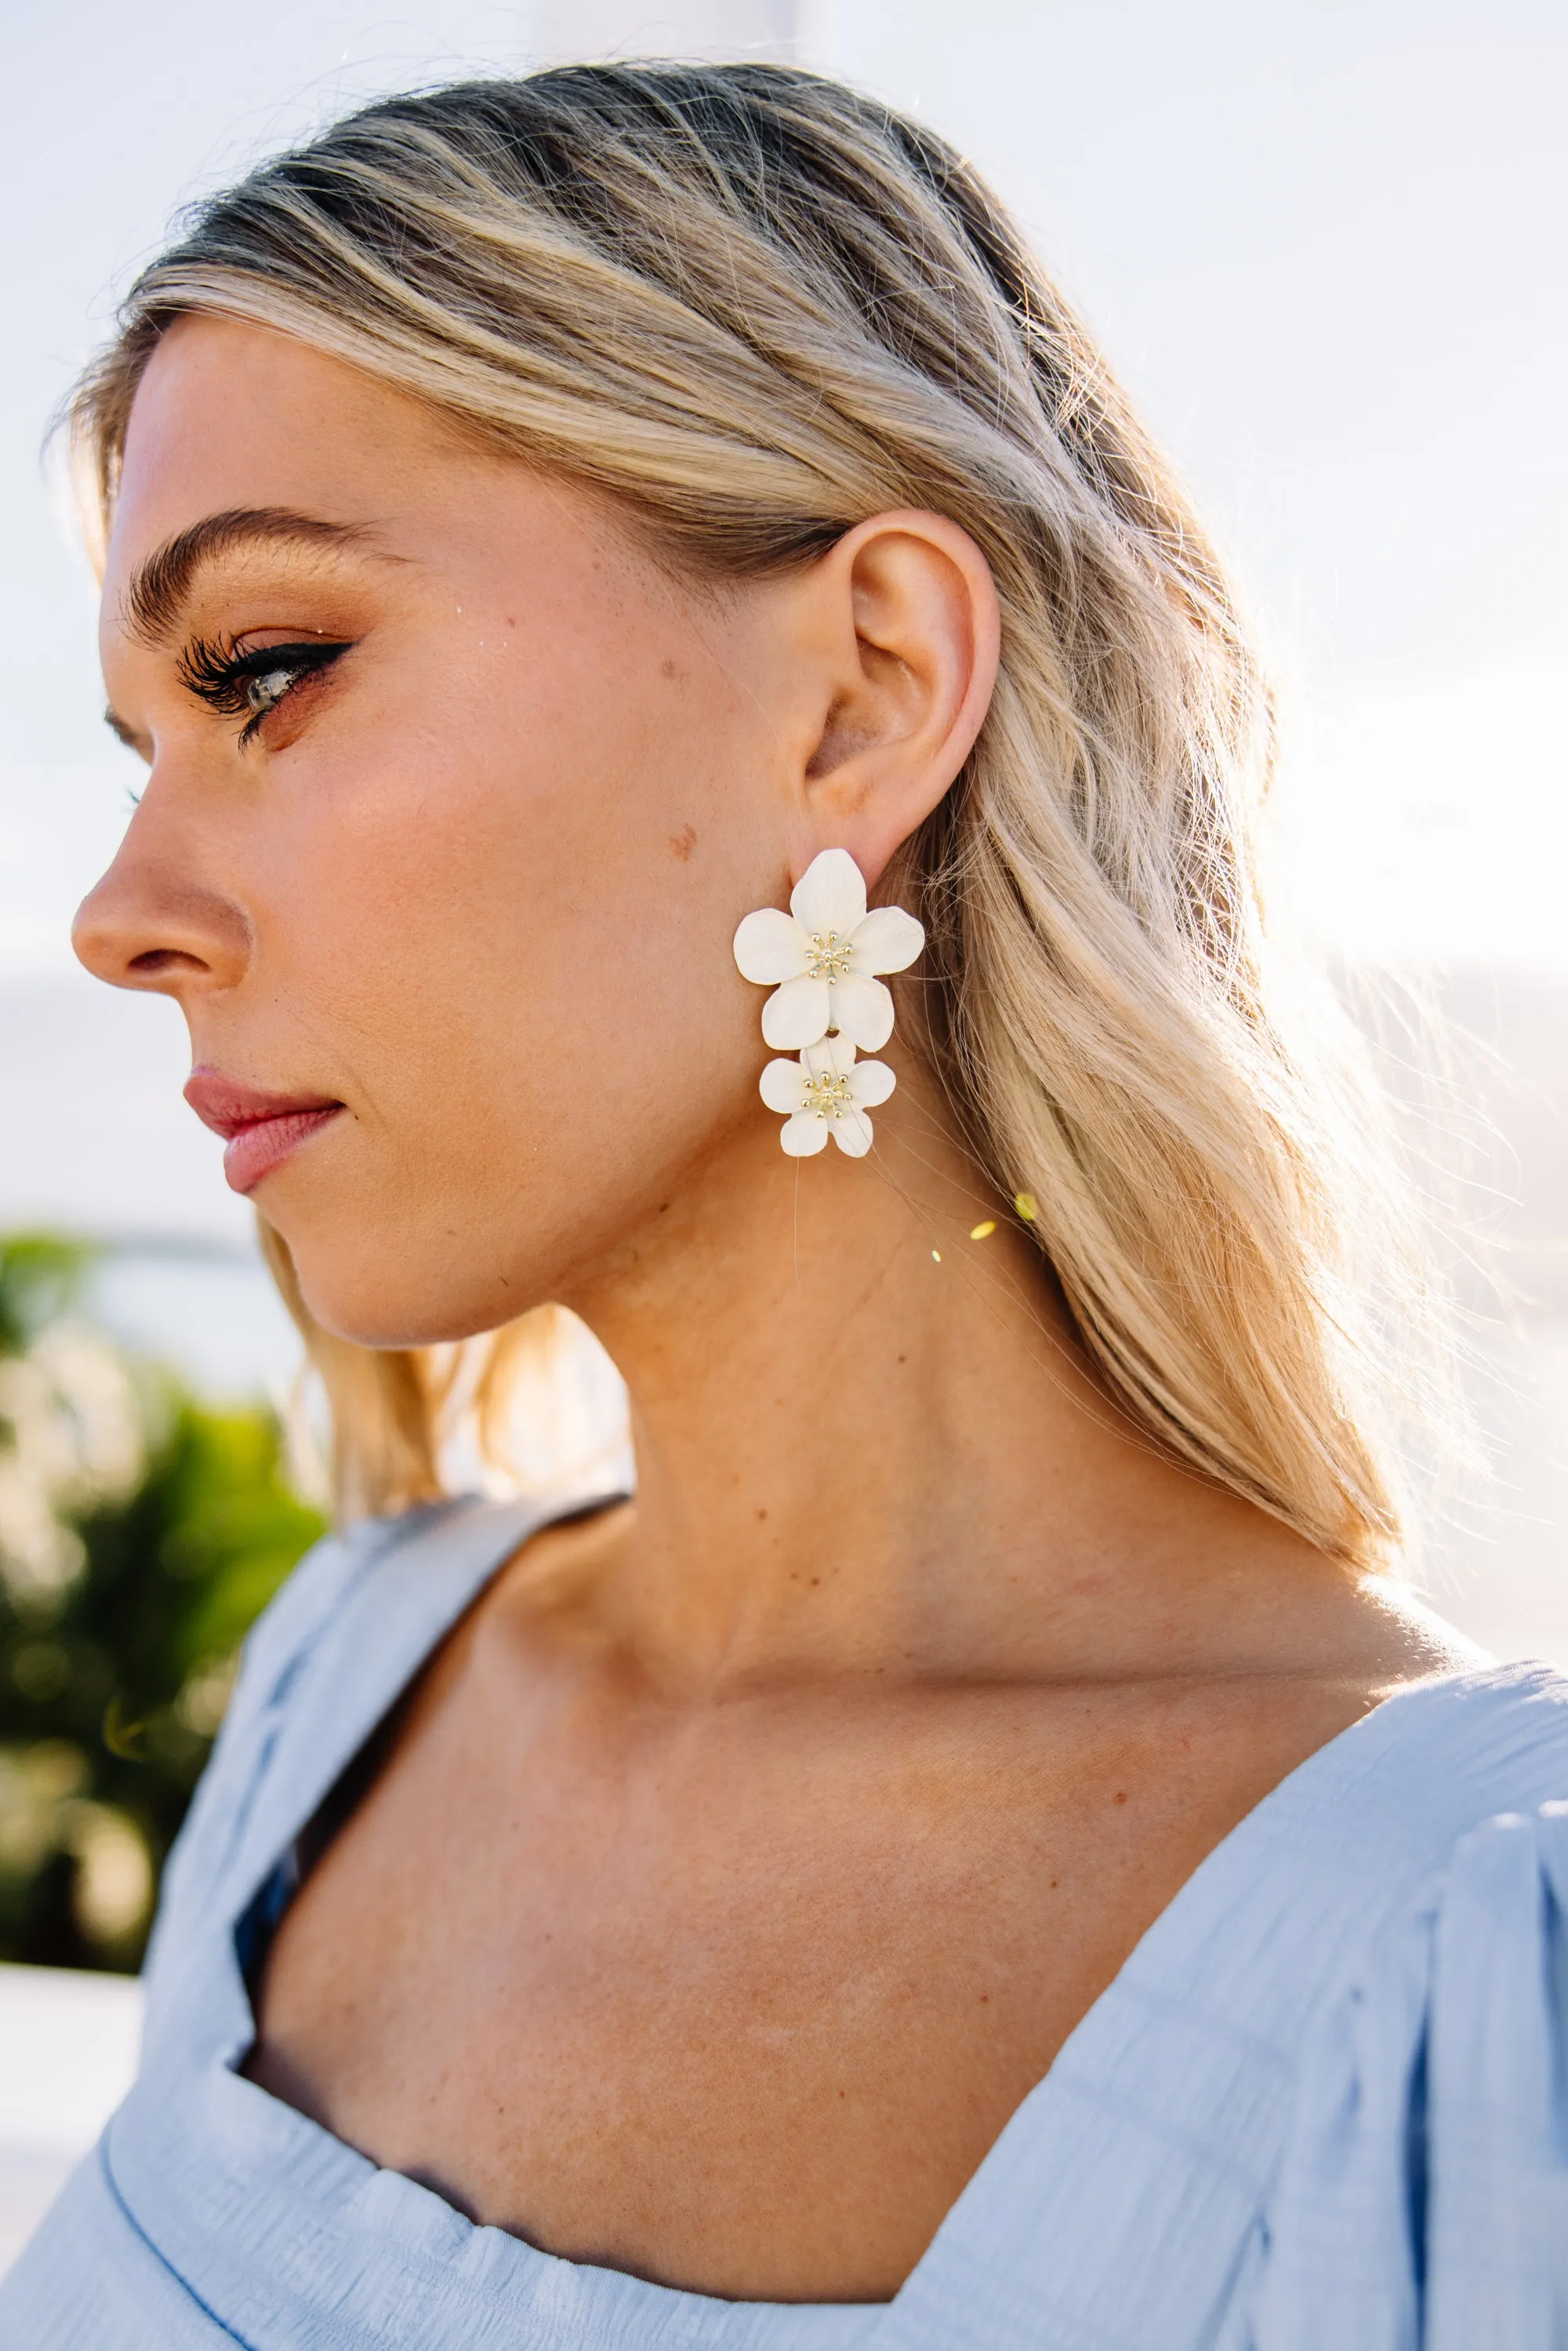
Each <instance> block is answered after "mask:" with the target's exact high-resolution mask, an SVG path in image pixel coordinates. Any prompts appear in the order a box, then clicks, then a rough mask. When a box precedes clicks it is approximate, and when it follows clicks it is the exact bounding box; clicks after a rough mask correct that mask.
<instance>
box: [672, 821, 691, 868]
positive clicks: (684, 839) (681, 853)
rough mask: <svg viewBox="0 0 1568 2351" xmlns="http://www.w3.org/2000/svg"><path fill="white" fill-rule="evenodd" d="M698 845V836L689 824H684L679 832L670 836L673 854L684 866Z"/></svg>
mask: <svg viewBox="0 0 1568 2351" xmlns="http://www.w3.org/2000/svg"><path fill="white" fill-rule="evenodd" d="M696 845H697V837H696V834H695V831H693V830H692V827H691V826H690V825H689V824H683V825H682V827H681V829H680V831H679V832H672V833H671V835H670V851H671V853H672V855H674V856H675V857H678V858H679V859H680V861H681V863H682V864H683V865H684V864H685V862H686V860H687V858H688V857H689V856H690V855H691V853H692V852H693V850H694V849H695V847H696Z"/></svg>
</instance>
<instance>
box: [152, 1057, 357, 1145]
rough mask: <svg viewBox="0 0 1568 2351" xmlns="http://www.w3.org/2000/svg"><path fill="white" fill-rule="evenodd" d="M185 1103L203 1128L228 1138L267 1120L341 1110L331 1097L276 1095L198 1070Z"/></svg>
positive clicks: (190, 1081)
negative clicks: (319, 1111)
mask: <svg viewBox="0 0 1568 2351" xmlns="http://www.w3.org/2000/svg"><path fill="white" fill-rule="evenodd" d="M185 1100H186V1101H187V1102H189V1103H190V1105H191V1108H192V1109H193V1111H194V1112H195V1113H196V1116H197V1117H198V1118H199V1119H200V1120H201V1122H202V1124H203V1125H204V1126H210V1127H211V1128H212V1130H213V1133H214V1134H221V1135H223V1136H224V1137H225V1140H227V1139H228V1138H229V1137H231V1136H233V1135H236V1134H243V1133H244V1131H245V1129H246V1127H247V1126H255V1125H256V1124H258V1123H259V1122H260V1121H261V1120H262V1119H267V1118H298V1117H300V1116H302V1115H304V1114H306V1113H308V1112H310V1111H318V1110H341V1109H342V1107H343V1105H342V1103H341V1102H339V1101H338V1100H337V1099H336V1097H335V1096H334V1095H332V1094H275V1093H271V1092H268V1091H267V1088H266V1087H265V1086H246V1085H242V1084H241V1083H240V1081H239V1080H238V1079H237V1078H225V1076H224V1075H223V1073H222V1071H218V1070H206V1069H197V1070H193V1071H191V1074H190V1076H189V1077H188V1078H187V1079H186V1081H185Z"/></svg>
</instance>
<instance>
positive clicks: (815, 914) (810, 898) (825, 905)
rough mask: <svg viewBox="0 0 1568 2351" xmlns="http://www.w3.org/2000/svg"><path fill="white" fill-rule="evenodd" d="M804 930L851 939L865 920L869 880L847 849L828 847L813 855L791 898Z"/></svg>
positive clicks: (794, 911) (792, 910) (795, 915)
mask: <svg viewBox="0 0 1568 2351" xmlns="http://www.w3.org/2000/svg"><path fill="white" fill-rule="evenodd" d="M789 911H790V913H791V914H793V915H794V917H795V920H796V921H797V922H798V923H799V924H800V928H801V929H802V930H803V931H814V932H817V933H819V934H823V935H825V934H826V933H827V932H829V931H836V932H837V933H838V935H839V936H840V938H841V939H847V938H848V937H849V935H850V933H851V932H852V931H853V930H858V929H859V927H860V925H861V924H862V923H863V922H864V920H865V883H864V881H863V880H862V876H861V870H860V867H859V866H858V865H857V864H856V863H855V861H854V859H853V858H852V856H851V855H850V852H849V851H848V850H847V849H824V850H822V851H821V853H820V854H819V855H818V856H816V857H813V858H812V860H811V862H810V865H808V866H807V868H806V871H805V872H804V873H802V874H801V876H800V880H799V882H797V883H796V884H795V888H794V892H793V893H792V895H791V897H790V900H789Z"/></svg>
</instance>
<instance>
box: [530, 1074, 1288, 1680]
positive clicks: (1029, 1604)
mask: <svg viewBox="0 0 1568 2351" xmlns="http://www.w3.org/2000/svg"><path fill="white" fill-rule="evenodd" d="M876 1135H877V1144H876V1149H875V1151H874V1152H873V1155H872V1156H871V1157H870V1158H869V1159H866V1160H860V1161H852V1160H850V1159H847V1158H845V1157H844V1156H843V1155H841V1154H840V1153H839V1152H837V1151H836V1150H835V1149H834V1148H833V1147H832V1146H831V1144H830V1146H829V1149H828V1150H827V1151H825V1152H823V1153H822V1154H821V1156H819V1157H818V1158H815V1159H812V1160H809V1161H806V1162H804V1163H796V1162H791V1161H789V1160H787V1159H785V1158H784V1156H783V1154H782V1153H781V1152H780V1151H779V1145H778V1140H777V1133H776V1130H775V1129H774V1128H773V1126H772V1123H771V1122H770V1121H768V1120H765V1119H761V1118H759V1119H758V1120H756V1121H755V1122H750V1121H748V1122H747V1123H745V1124H744V1125H743V1127H742V1128H741V1129H740V1130H738V1131H737V1134H735V1135H734V1137H733V1138H732V1139H731V1140H730V1141H729V1142H728V1143H727V1144H726V1146H725V1147H724V1148H722V1149H721V1150H719V1151H718V1152H716V1153H712V1154H710V1155H708V1156H707V1157H706V1159H705V1161H704V1163H703V1165H702V1168H701V1169H700V1171H699V1172H698V1173H697V1174H696V1175H695V1176H694V1178H693V1180H692V1181H691V1182H690V1183H689V1184H688V1185H686V1186H684V1187H682V1188H681V1189H680V1191H679V1192H678V1194H677V1196H675V1197H674V1198H673V1199H672V1200H671V1201H670V1202H669V1203H668V1204H667V1205H666V1206H664V1207H661V1209H660V1211H659V1214H658V1216H657V1217H656V1219H654V1220H653V1229H652V1230H648V1231H644V1232H643V1233H640V1234H639V1235H638V1236H637V1237H636V1239H635V1241H634V1243H633V1244H632V1245H631V1246H629V1247H628V1248H627V1249H625V1250H624V1251H623V1252H622V1253H620V1254H619V1255H618V1259H617V1261H616V1263H615V1264H614V1265H613V1266H611V1267H607V1268H604V1269H601V1270H600V1271H599V1272H598V1274H597V1275H596V1277H595V1278H594V1279H593V1280H591V1281H589V1282H586V1283H585V1284H584V1285H583V1286H582V1288H581V1290H580V1292H579V1294H576V1295H573V1296H570V1297H569V1299H568V1301H567V1302H568V1303H569V1304H570V1305H571V1306H573V1307H574V1308H575V1309H576V1311H578V1312H579V1313H580V1314H581V1315H582V1317H583V1319H584V1320H585V1321H586V1322H588V1323H589V1324H590V1326H591V1328H592V1329H593V1330H594V1331H595V1332H596V1333H597V1335H598V1336H599V1337H600V1339H601V1341H602V1342H603V1343H604V1345H605V1346H606V1347H607V1348H608V1350H609V1352H610V1353H611V1355H612V1357H613V1358H614V1360H615V1362H616V1363H617V1364H618V1366H619V1368H620V1370H621V1371H622V1375H623V1376H624V1378H625V1379H626V1382H627V1385H628V1389H629V1391H630V1395H631V1399H632V1437H633V1441H634V1445H635V1449H636V1456H637V1471H638V1491H637V1506H636V1511H635V1517H634V1521H633V1523H632V1527H631V1529H630V1531H629V1532H628V1533H627V1534H626V1535H625V1537H624V1539H623V1541H622V1542H621V1544H620V1546H619V1548H618V1550H617V1552H616V1555H615V1558H614V1561H613V1562H612V1564H611V1566H610V1567H609V1569H608V1570H607V1571H606V1573H604V1574H603V1575H602V1576H601V1578H600V1579H599V1582H598V1583H597V1585H596V1588H595V1592H596V1596H595V1605H596V1607H598V1608H599V1609H601V1611H603V1612H605V1613H607V1614H608V1615H609V1617H610V1618H611V1619H612V1624H613V1630H614V1634H615V1636H616V1637H617V1639H618V1640H620V1641H623V1642H625V1643H626V1644H627V1645H629V1646H631V1647H632V1649H634V1650H635V1651H636V1652H637V1653H638V1654H639V1656H640V1657H641V1658H642V1660H643V1663H644V1664H645V1666H646V1667H648V1668H649V1669H650V1670H652V1671H653V1672H655V1673H656V1674H658V1675H659V1676H660V1677H661V1678H663V1677H675V1678H677V1679H680V1680H683V1681H695V1682H698V1683H701V1684H703V1685H705V1686H716V1685H718V1684H721V1683H722V1684H730V1683H740V1684H746V1683H753V1682H767V1681H769V1680H775V1679H788V1678H791V1677H798V1676H801V1675H821V1674H843V1675H849V1676H854V1677H863V1676H870V1675H878V1676H884V1677H885V1676H888V1675H894V1676H896V1677H898V1678H900V1679H905V1680H907V1679H911V1678H914V1679H920V1680H929V1679H946V1678H949V1677H959V1678H970V1677H1003V1678H1005V1677H1009V1676H1013V1675H1017V1674H1019V1673H1024V1674H1030V1675H1038V1674H1040V1673H1042V1672H1044V1673H1052V1672H1062V1673H1079V1672H1090V1673H1094V1672H1098V1671H1102V1670H1115V1669H1116V1663H1117V1660H1118V1659H1122V1660H1126V1659H1128V1658H1131V1657H1133V1656H1135V1655H1136V1654H1141V1652H1142V1649H1143V1648H1144V1647H1146V1646H1148V1645H1149V1644H1150V1643H1153V1644H1155V1646H1160V1645H1161V1644H1162V1643H1163V1645H1164V1646H1163V1647H1160V1654H1161V1656H1162V1658H1164V1659H1165V1661H1166V1664H1167V1665H1168V1663H1169V1661H1170V1657H1171V1630H1172V1628H1171V1625H1170V1621H1169V1620H1170V1616H1171V1611H1172V1604H1173V1596H1174V1592H1173V1587H1174V1586H1175V1585H1176V1584H1178V1583H1179V1584H1180V1585H1182V1587H1183V1589H1184V1590H1186V1591H1187V1592H1188V1596H1189V1598H1190V1597H1191V1596H1192V1594H1193V1593H1196V1591H1197V1588H1198V1587H1200V1586H1201V1587H1202V1589H1203V1591H1204V1593H1207V1595H1208V1596H1209V1598H1210V1600H1211V1601H1212V1602H1213V1603H1214V1604H1216V1605H1219V1606H1223V1605H1224V1604H1225V1603H1226V1599H1227V1597H1228V1598H1229V1601H1230V1603H1231V1604H1234V1600H1235V1586H1236V1583H1237V1578H1238V1575H1239V1573H1240V1572H1241V1567H1242V1562H1243V1561H1244V1560H1248V1559H1250V1558H1255V1557H1256V1556H1257V1554H1258V1553H1260V1552H1262V1553H1270V1552H1271V1553H1273V1554H1276V1555H1278V1554H1280V1553H1281V1552H1285V1553H1287V1554H1289V1555H1290V1557H1291V1559H1292V1560H1293V1561H1294V1563H1295V1564H1296V1565H1297V1567H1298V1569H1299V1568H1300V1567H1301V1555H1302V1554H1305V1556H1306V1558H1307V1559H1308V1560H1309V1561H1311V1562H1313V1563H1314V1567H1313V1571H1312V1572H1313V1573H1316V1572H1318V1571H1320V1570H1321V1569H1322V1562H1319V1561H1318V1555H1317V1554H1316V1553H1313V1552H1309V1551H1308V1547H1307V1546H1306V1545H1304V1544H1302V1543H1301V1542H1300V1541H1299V1539H1297V1538H1296V1537H1294V1536H1292V1535H1290V1534H1289V1533H1288V1532H1287V1531H1285V1530H1283V1529H1281V1528H1279V1527H1276V1526H1275V1525H1273V1523H1272V1522H1271V1521H1270V1520H1266V1519H1264V1518H1263V1517H1262V1516H1261V1515H1260V1513H1258V1512H1256V1511H1254V1510H1250V1509H1249V1507H1248V1506H1246V1505H1245V1504H1242V1503H1239V1502H1238V1501H1236V1500H1235V1499H1233V1498H1231V1497H1229V1496H1228V1495H1225V1494H1222V1493H1220V1492H1218V1490H1217V1489H1214V1488H1213V1487H1211V1486H1209V1485H1207V1483H1205V1482H1204V1481H1203V1480H1201V1479H1197V1477H1195V1476H1193V1475H1191V1474H1190V1473H1188V1472H1186V1470H1185V1469H1183V1468H1180V1467H1179V1466H1177V1465H1176V1464H1174V1463H1172V1462H1170V1461H1169V1460H1167V1459H1166V1458H1163V1457H1162V1456H1161V1455H1160V1454H1159V1453H1158V1452H1157V1450H1156V1449H1155V1448H1154V1447H1152V1446H1151V1445H1150V1444H1149V1443H1148V1442H1147V1441H1146V1440H1145V1439H1144V1438H1143V1437H1141V1436H1140V1434H1139V1433H1138V1432H1137V1431H1136V1430H1135V1429H1134V1427H1133V1426H1131V1425H1130V1423H1129V1422H1128V1421H1127V1419H1126V1418H1125V1417H1124V1415H1123V1414H1122V1413H1121V1412H1120V1411H1119V1410H1118V1409H1117V1408H1116V1406H1115V1405H1113V1402H1112V1400H1111V1399H1110V1398H1109V1396H1108V1395H1106V1393H1105V1392H1104V1390H1103V1387H1102V1385H1101V1384H1100V1383H1099V1382H1098V1381H1097V1379H1096V1378H1095V1377H1094V1376H1093V1374H1092V1370H1091V1367H1090V1365H1089V1364H1088V1363H1087V1361H1086V1359H1085V1357H1084V1355H1083V1353H1082V1349H1081V1348H1080V1346H1079V1345H1078V1343H1077V1342H1076V1340H1075V1339H1074V1337H1073V1334H1072V1332H1071V1324H1070V1322H1069V1319H1068V1317H1067V1316H1066V1314H1065V1312H1064V1311H1063V1310H1062V1308H1061V1304H1060V1302H1059V1301H1058V1300H1057V1298H1056V1296H1055V1293H1054V1290H1053V1288H1052V1285H1051V1280H1050V1279H1049V1276H1048V1274H1047V1272H1046V1270H1045V1268H1044V1266H1043V1263H1042V1261H1041V1259H1040V1252H1039V1249H1038V1248H1037V1246H1036V1245H1035V1242H1034V1240H1033V1238H1032V1237H1031V1236H1030V1233H1029V1231H1028V1229H1027V1228H1026V1227H1024V1226H1023V1225H1021V1224H1020V1223H1019V1220H1018V1218H1017V1217H1016V1216H1015V1215H1014V1213H1013V1210H1012V1208H1011V1207H1010V1204H1002V1203H999V1202H998V1201H997V1200H996V1199H995V1198H994V1197H993V1196H990V1195H989V1194H988V1193H987V1192H986V1191H985V1190H984V1189H983V1188H981V1187H980V1185H979V1182H978V1179H977V1176H976V1174H975V1171H974V1167H973V1164H972V1161H971V1159H970V1158H969V1156H968V1155H967V1154H966V1152H965V1151H964V1150H963V1148H962V1147H961V1145H960V1144H958V1143H957V1142H956V1140H955V1138H954V1137H953V1136H952V1134H951V1133H950V1132H949V1130H948V1126H947V1124H946V1122H945V1117H944V1114H943V1112H942V1106H941V1104H940V1101H939V1098H938V1097H937V1095H936V1090H935V1088H934V1087H932V1086H931V1085H929V1084H928V1083H924V1082H922V1081H921V1079H920V1077H919V1075H918V1073H916V1074H915V1077H914V1078H913V1080H912V1079H910V1078H907V1077H905V1078H901V1082H900V1089H899V1092H898V1094H897V1096H896V1097H895V1098H894V1103H893V1104H891V1105H889V1107H888V1109H887V1110H885V1111H881V1112H879V1113H877V1118H876ZM985 1225H993V1226H994V1229H993V1230H991V1231H989V1232H988V1233H985V1234H984V1235H983V1236H982V1237H981V1238H973V1237H972V1235H973V1231H974V1228H976V1227H977V1226H985ZM1247 1580H1248V1582H1249V1583H1250V1582H1253V1581H1256V1580H1257V1579H1256V1577H1255V1575H1249V1576H1248V1578H1247ZM1191 1616H1192V1611H1191V1609H1190V1608H1189V1610H1188V1617H1189V1619H1190V1618H1191ZM1156 1620H1157V1626H1158V1628H1161V1629H1156ZM1176 1646H1177V1647H1178V1648H1179V1646H1181V1645H1180V1641H1179V1639H1178V1641H1177V1644H1176Z"/></svg>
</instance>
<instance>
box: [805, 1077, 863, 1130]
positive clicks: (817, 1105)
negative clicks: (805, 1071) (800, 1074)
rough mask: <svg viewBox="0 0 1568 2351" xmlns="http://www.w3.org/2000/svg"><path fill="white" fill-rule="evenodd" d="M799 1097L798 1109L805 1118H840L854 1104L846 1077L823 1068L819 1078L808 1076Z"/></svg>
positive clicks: (851, 1108)
mask: <svg viewBox="0 0 1568 2351" xmlns="http://www.w3.org/2000/svg"><path fill="white" fill-rule="evenodd" d="M801 1097H802V1098H801V1102H800V1109H801V1112H802V1113H803V1114H804V1115H805V1116H806V1117H807V1118H842V1116H843V1115H844V1113H845V1112H846V1111H851V1110H853V1108H854V1106H855V1098H854V1095H853V1094H852V1092H851V1090H850V1081H849V1080H848V1078H841V1077H839V1076H838V1075H837V1074H836V1072H835V1071H832V1070H824V1071H823V1072H822V1074H821V1077H820V1078H808V1079H807V1080H806V1081H805V1084H804V1086H803V1087H802V1089H801Z"/></svg>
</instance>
